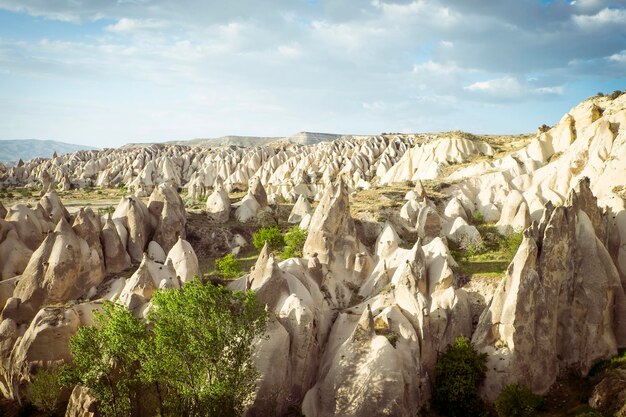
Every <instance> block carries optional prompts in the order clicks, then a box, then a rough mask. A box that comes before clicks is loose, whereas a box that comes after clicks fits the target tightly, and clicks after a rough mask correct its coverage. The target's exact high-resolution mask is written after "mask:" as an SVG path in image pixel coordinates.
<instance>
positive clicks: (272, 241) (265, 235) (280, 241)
mask: <svg viewBox="0 0 626 417" xmlns="http://www.w3.org/2000/svg"><path fill="white" fill-rule="evenodd" d="M265 242H267V244H268V245H269V247H270V249H271V250H277V249H280V248H282V247H283V246H285V238H284V237H283V235H282V234H281V233H280V230H279V229H278V227H276V226H272V227H264V228H262V229H259V231H258V232H256V233H255V234H254V235H252V244H253V245H254V247H255V248H257V250H261V249H263V245H265Z"/></svg>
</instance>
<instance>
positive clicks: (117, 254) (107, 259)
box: [100, 216, 131, 274]
mask: <svg viewBox="0 0 626 417" xmlns="http://www.w3.org/2000/svg"><path fill="white" fill-rule="evenodd" d="M125 230H126V229H124V231H125ZM100 244H101V245H102V251H103V254H104V265H105V268H106V272H107V274H117V273H119V272H122V271H124V270H126V269H128V268H130V266H131V260H130V255H129V254H128V252H126V249H125V248H124V244H123V240H122V238H121V237H120V235H119V234H118V229H117V228H116V227H115V224H114V223H113V220H111V216H108V218H107V220H106V222H105V223H104V227H103V228H102V231H101V232H100Z"/></svg>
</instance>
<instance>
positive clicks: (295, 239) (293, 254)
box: [283, 226, 308, 259]
mask: <svg viewBox="0 0 626 417" xmlns="http://www.w3.org/2000/svg"><path fill="white" fill-rule="evenodd" d="M307 235H308V233H307V231H306V230H304V229H301V228H300V227H298V226H294V227H292V228H291V229H289V231H288V232H287V233H286V234H285V250H284V251H283V258H284V259H289V258H301V257H302V249H303V248H304V242H306V238H307Z"/></svg>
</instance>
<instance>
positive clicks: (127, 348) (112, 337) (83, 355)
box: [70, 302, 148, 417]
mask: <svg viewBox="0 0 626 417" xmlns="http://www.w3.org/2000/svg"><path fill="white" fill-rule="evenodd" d="M95 320H96V323H97V324H98V327H93V326H83V327H81V328H79V329H78V332H77V333H76V335H74V336H72V338H71V339H70V350H71V352H72V357H73V364H74V365H73V366H74V367H73V369H71V371H70V372H71V374H72V376H73V381H72V382H73V384H80V385H83V386H86V387H88V388H90V389H91V390H92V391H93V393H94V395H95V397H96V398H97V400H98V402H99V412H100V414H101V415H102V416H104V417H108V416H124V415H130V414H131V410H132V409H133V407H134V406H135V404H136V399H137V395H138V392H139V390H140V387H141V380H140V374H139V369H140V360H142V354H141V351H142V350H143V349H142V344H143V343H144V342H145V340H146V339H147V337H148V333H147V329H146V327H145V325H144V323H142V322H141V320H139V319H137V318H135V317H134V316H133V315H132V314H131V313H130V311H128V310H127V309H126V308H125V307H124V306H122V305H119V304H113V303H110V302H107V303H105V304H104V306H103V309H102V312H101V313H98V312H97V313H95Z"/></svg>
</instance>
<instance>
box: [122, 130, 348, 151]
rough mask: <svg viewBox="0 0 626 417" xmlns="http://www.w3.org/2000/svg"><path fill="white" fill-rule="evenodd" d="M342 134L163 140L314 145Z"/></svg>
mask: <svg viewBox="0 0 626 417" xmlns="http://www.w3.org/2000/svg"><path fill="white" fill-rule="evenodd" d="M342 136H345V135H340V134H336V133H319V132H298V133H296V134H294V135H291V136H237V135H229V136H222V137H219V138H197V139H190V140H174V141H169V142H163V144H165V145H185V146H200V147H217V146H230V145H234V146H245V147H247V146H261V145H267V144H269V143H273V142H288V143H293V144H297V145H313V144H315V143H319V142H326V141H334V140H336V139H338V138H340V137H342ZM153 144H154V143H129V144H127V145H124V146H123V147H141V146H150V145H153Z"/></svg>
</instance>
